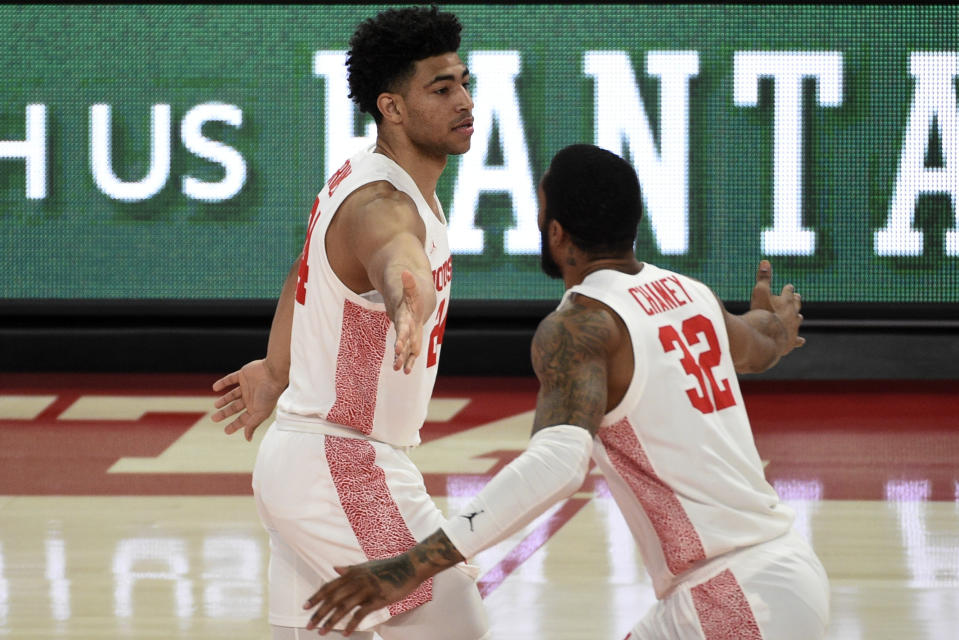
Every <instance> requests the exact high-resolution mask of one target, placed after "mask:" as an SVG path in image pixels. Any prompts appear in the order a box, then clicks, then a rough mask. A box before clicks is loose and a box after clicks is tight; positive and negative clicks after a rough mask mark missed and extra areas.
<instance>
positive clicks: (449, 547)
mask: <svg viewBox="0 0 959 640" xmlns="http://www.w3.org/2000/svg"><path fill="white" fill-rule="evenodd" d="M410 554H412V556H413V558H414V560H415V561H416V563H418V564H423V565H428V566H430V567H438V568H439V569H446V568H447V567H452V566H453V565H454V564H456V563H457V562H462V561H463V559H464V558H463V556H462V555H461V554H460V552H459V551H457V550H456V547H454V546H453V543H452V542H450V539H449V538H447V537H446V534H445V533H443V531H442V530H440V531H437V532H436V533H434V534H432V535H431V536H430V537H428V538H426V539H425V540H423V542H421V543H419V544H418V545H416V546H415V547H413V548H412V549H410Z"/></svg>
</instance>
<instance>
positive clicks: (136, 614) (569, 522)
mask: <svg viewBox="0 0 959 640" xmlns="http://www.w3.org/2000/svg"><path fill="white" fill-rule="evenodd" d="M212 380H213V376H209V377H206V376H197V375H191V376H145V375H131V376H74V375H69V376H57V375H29V376H27V375H18V376H14V375H9V374H0V636H3V637H9V638H16V639H20V638H37V639H39V638H44V639H48V638H90V639H94V638H96V639H97V640H100V639H104V638H138V639H139V638H201V639H202V638H230V639H231V640H245V639H253V638H268V637H269V633H268V628H267V623H266V602H267V592H266V579H265V576H266V566H267V562H268V555H269V553H268V546H267V539H266V536H265V534H264V532H263V530H262V529H261V528H260V524H259V522H258V520H257V517H256V513H255V510H254V506H253V500H252V497H251V495H250V491H249V472H250V469H251V468H252V462H253V459H254V456H255V449H256V448H255V445H251V444H249V443H247V442H245V441H244V440H242V439H241V438H238V437H233V438H227V437H226V436H224V435H223V434H222V431H221V427H220V426H218V425H215V424H214V423H212V422H211V421H210V420H209V417H208V416H209V413H210V412H211V409H212V399H213V397H214V396H213V394H212V392H209V391H208V388H209V384H210V383H211V382H212ZM954 386H955V385H954V384H953V383H951V382H950V383H945V382H943V383H930V382H923V383H919V382H916V383H892V382H854V383H850V382H843V383H835V384H829V383H803V384H789V383H783V382H779V383H776V382H766V383H759V382H750V383H746V384H744V393H745V397H746V403H747V407H748V409H749V411H750V415H751V416H752V418H753V426H754V430H755V431H756V434H757V444H758V447H759V450H760V454H761V455H762V457H763V459H764V461H766V462H767V464H768V466H767V476H768V477H769V479H770V481H772V482H773V483H774V485H775V486H776V487H777V489H778V490H779V492H780V494H781V495H782V497H783V498H784V499H785V500H786V501H787V502H788V503H790V504H791V505H793V506H794V507H795V509H796V511H797V514H798V517H797V523H796V527H797V529H798V530H799V531H800V532H801V533H802V534H803V535H805V536H807V537H808V539H810V540H811V541H812V543H813V545H814V547H815V548H816V550H817V552H818V553H819V555H820V557H821V558H822V561H823V563H824V564H825V566H826V569H827V571H828V573H829V576H830V580H831V585H832V623H831V627H830V632H829V637H830V638H834V639H836V640H860V639H862V640H867V639H868V640H874V639H885V638H889V639H897V640H899V639H909V640H923V639H929V640H932V639H936V640H939V639H943V638H959V418H957V416H959V400H957V396H956V394H955V392H954V390H953V388H954ZM534 390H535V387H534V385H533V382H532V381H531V380H525V379H519V380H516V379H511V380H503V379H456V378H454V379H441V380H440V382H439V384H438V390H437V393H436V397H435V399H434V400H433V403H432V405H431V409H430V421H429V422H428V423H427V425H426V427H425V428H424V432H423V433H424V444H423V445H422V446H421V447H420V448H418V449H417V450H415V451H414V453H413V456H414V458H415V460H416V461H417V463H418V464H419V466H420V468H421V469H422V470H423V472H424V476H425V478H426V481H427V485H428V488H429V489H430V491H431V493H432V494H433V495H434V496H436V499H437V503H438V504H439V505H440V507H441V508H443V509H447V510H452V509H456V508H458V506H459V505H460V504H462V503H463V501H465V500H466V499H468V498H469V496H470V495H472V494H473V493H474V492H475V491H476V490H477V489H478V488H479V487H481V486H482V485H483V483H484V482H485V481H486V480H487V479H488V478H489V476H490V474H491V473H493V472H495V471H496V469H498V468H500V467H501V466H502V465H504V464H506V463H507V462H508V461H509V460H511V459H512V458H513V457H515V456H516V455H518V453H519V452H520V451H521V450H522V449H523V447H524V446H525V444H526V440H527V437H528V432H529V425H530V420H531V413H530V412H531V410H532V408H533V402H534ZM477 564H479V565H480V566H481V568H482V570H483V574H482V576H481V578H480V583H479V585H480V589H481V592H482V593H483V594H484V598H485V602H486V605H487V608H488V611H489V617H490V621H491V623H492V626H493V629H494V638H496V639H497V640H514V639H515V640H528V639H539V638H550V639H553V638H557V639H561V640H562V639H589V640H592V639H611V640H622V638H623V637H624V636H625V635H626V633H627V631H628V630H629V628H630V627H631V626H632V625H633V624H634V623H635V621H636V620H637V619H639V618H640V617H641V616H642V614H643V612H644V611H645V610H646V609H647V607H648V606H649V605H650V604H651V603H652V602H653V593H652V589H651V585H650V582H649V579H648V577H647V576H646V574H645V572H644V570H643V566H642V562H641V561H640V559H639V557H638V556H637V553H636V550H635V546H634V543H633V541H632V539H631V537H630V535H629V533H628V531H627V530H626V527H625V524H624V522H623V520H622V518H621V517H620V515H619V513H618V512H617V510H616V507H615V504H614V503H613V502H612V500H611V499H610V498H609V496H608V493H607V491H606V487H605V484H604V483H603V482H602V479H601V478H600V477H599V476H597V475H595V472H594V473H593V474H591V476H590V477H589V479H588V480H587V482H586V483H585V484H584V486H583V489H582V490H581V491H580V492H579V493H578V494H576V495H575V496H573V498H571V499H570V500H568V501H566V502H564V503H563V504H561V505H558V506H557V507H555V508H554V509H552V510H551V511H550V512H548V513H547V514H544V516H543V517H541V518H540V519H538V520H537V521H535V522H533V523H532V524H531V525H530V526H529V527H527V529H526V530H525V531H523V532H521V533H520V534H517V535H516V536H514V537H513V538H511V539H509V540H506V541H504V542H503V543H501V544H500V545H498V546H497V547H495V548H493V549H490V550H488V551H486V552H484V553H483V554H481V555H480V556H479V557H478V558H477ZM452 640H455V639H452Z"/></svg>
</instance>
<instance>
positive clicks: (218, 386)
mask: <svg viewBox="0 0 959 640" xmlns="http://www.w3.org/2000/svg"><path fill="white" fill-rule="evenodd" d="M239 380H240V372H239V371H234V372H233V373H231V374H229V375H225V376H223V377H222V378H220V379H219V380H217V381H216V382H214V383H213V390H214V391H222V390H223V389H226V388H227V387H231V386H233V385H235V384H237V382H239Z"/></svg>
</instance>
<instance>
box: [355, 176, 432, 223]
mask: <svg viewBox="0 0 959 640" xmlns="http://www.w3.org/2000/svg"><path fill="white" fill-rule="evenodd" d="M337 213H338V215H340V216H342V217H343V218H345V219H346V220H344V222H349V223H353V224H357V225H362V226H363V227H364V228H366V227H369V226H370V225H374V224H375V225H381V224H385V225H387V226H389V227H391V228H395V227H396V226H400V227H417V226H419V225H422V220H421V218H420V215H419V212H418V210H417V208H416V203H415V202H413V199H412V198H411V197H410V196H409V195H408V194H406V193H404V192H403V191H400V190H399V189H397V188H396V186H394V185H393V184H392V183H391V182H389V181H387V180H377V181H375V182H370V183H368V184H365V185H363V186H361V187H359V188H357V189H356V190H355V191H353V193H351V194H350V195H349V196H347V198H346V199H345V200H344V201H343V204H342V205H340V208H339V211H338V212H337ZM417 223H419V225H417Z"/></svg>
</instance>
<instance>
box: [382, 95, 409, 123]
mask: <svg viewBox="0 0 959 640" xmlns="http://www.w3.org/2000/svg"><path fill="white" fill-rule="evenodd" d="M376 107H377V108H378V109H379V110H380V113H382V114H383V119H384V120H389V121H390V122H392V123H393V124H399V123H400V122H402V121H403V114H404V112H405V110H406V105H405V104H403V96H401V95H400V94H398V93H385V92H384V93H381V94H380V95H379V96H377V98H376Z"/></svg>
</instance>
